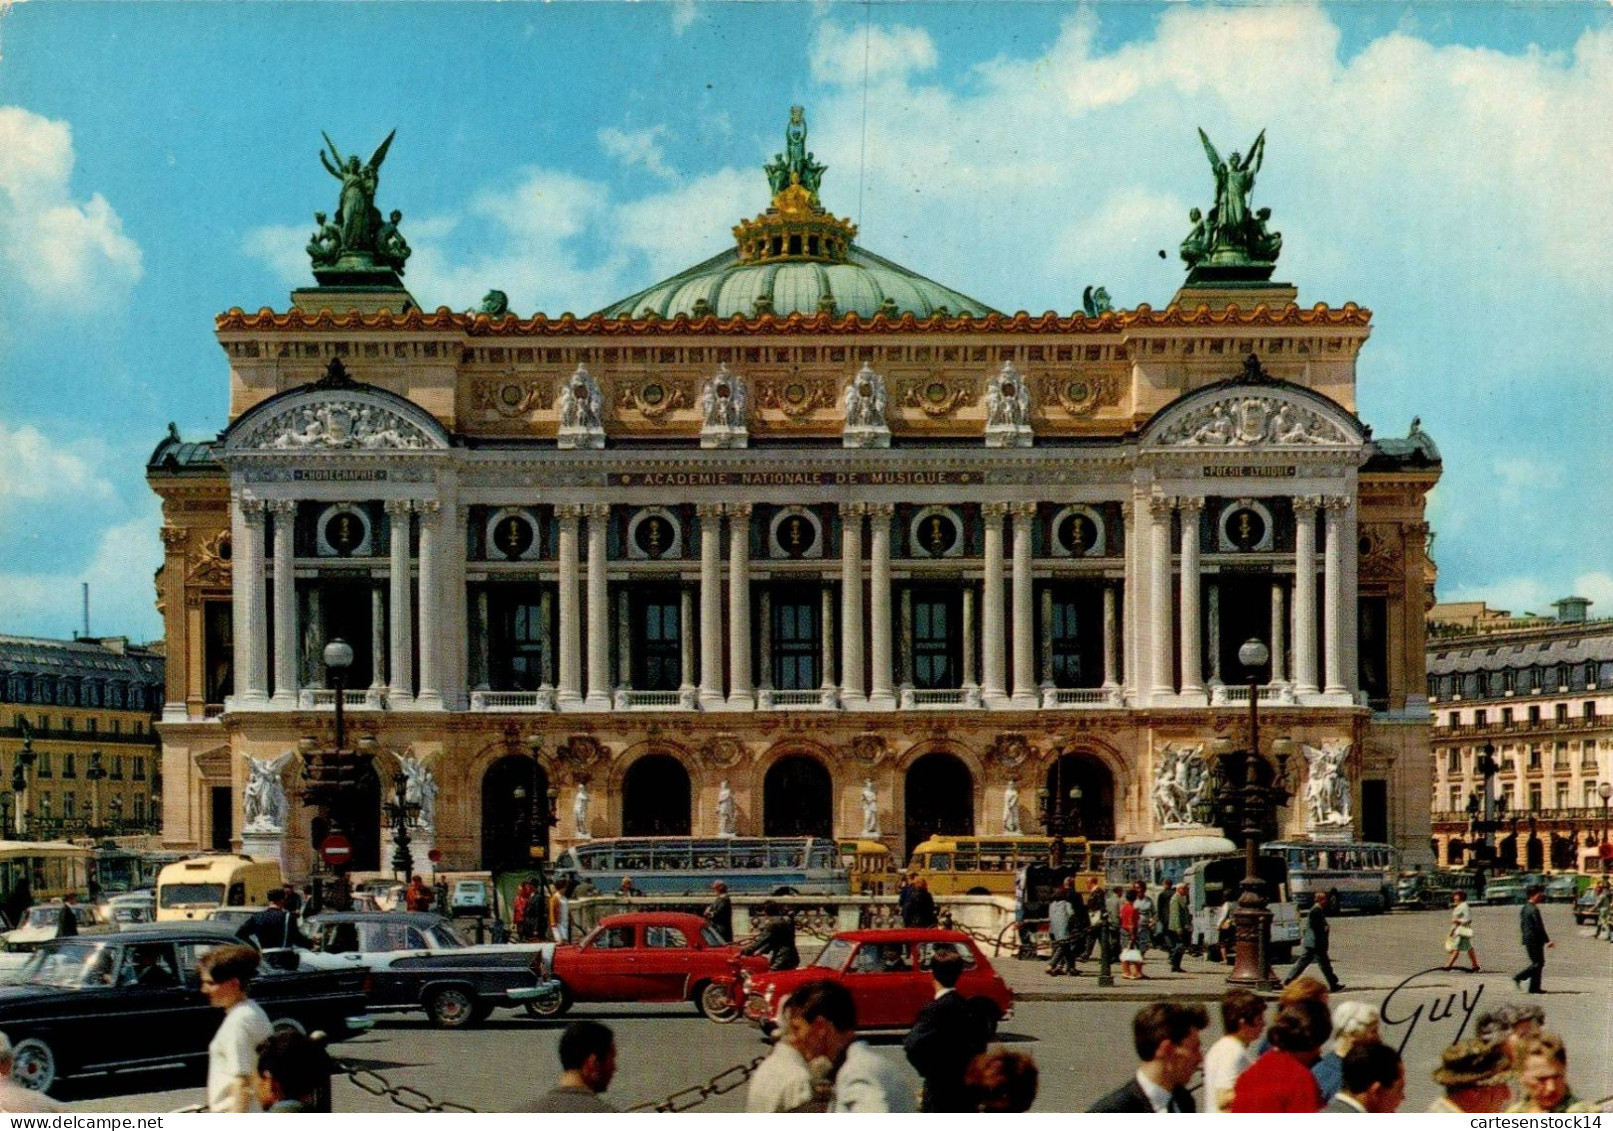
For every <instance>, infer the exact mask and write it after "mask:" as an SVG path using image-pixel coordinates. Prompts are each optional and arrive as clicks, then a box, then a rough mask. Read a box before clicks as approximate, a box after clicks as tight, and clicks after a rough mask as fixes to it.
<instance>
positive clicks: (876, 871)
mask: <svg viewBox="0 0 1613 1131" xmlns="http://www.w3.org/2000/svg"><path fill="white" fill-rule="evenodd" d="M840 866H841V867H842V868H844V869H845V870H846V878H847V879H848V880H849V881H850V883H851V894H852V895H895V894H896V884H897V881H898V879H899V878H900V877H899V876H898V874H897V871H896V862H895V861H894V860H893V859H892V858H891V850H890V849H889V848H888V847H886V846H885V845H883V844H881V843H880V842H879V841H877V840H843V841H841V842H840Z"/></svg>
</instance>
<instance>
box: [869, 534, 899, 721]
mask: <svg viewBox="0 0 1613 1131" xmlns="http://www.w3.org/2000/svg"><path fill="white" fill-rule="evenodd" d="M895 510H896V508H895V507H894V506H892V505H891V504H890V503H873V504H870V505H869V507H868V621H869V629H868V645H869V646H868V660H869V665H868V667H869V673H868V706H869V708H870V709H871V710H876V711H889V710H893V709H895V707H896V694H895V690H894V689H893V688H892V687H891V515H892V514H893V513H895Z"/></svg>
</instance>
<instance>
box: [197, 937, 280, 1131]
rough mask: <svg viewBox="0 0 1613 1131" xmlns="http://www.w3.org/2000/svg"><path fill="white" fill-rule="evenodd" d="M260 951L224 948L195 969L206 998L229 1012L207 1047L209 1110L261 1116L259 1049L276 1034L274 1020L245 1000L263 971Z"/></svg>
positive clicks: (204, 958)
mask: <svg viewBox="0 0 1613 1131" xmlns="http://www.w3.org/2000/svg"><path fill="white" fill-rule="evenodd" d="M258 960H259V956H258V952H257V951H256V950H255V949H253V948H252V947H250V946H221V947H219V948H218V949H216V950H210V951H208V952H207V953H206V954H204V955H202V958H201V961H200V962H198V963H197V964H196V971H197V973H198V974H200V975H201V985H202V995H203V996H204V997H206V998H207V1002H208V1004H209V1005H211V1006H213V1007H214V1008H215V1009H222V1010H223V1011H224V1021H223V1023H222V1024H221V1025H219V1027H218V1032H217V1033H215V1034H214V1035H213V1040H212V1042H211V1043H210V1044H209V1045H208V1046H207V1110H208V1111H226V1112H241V1111H259V1110H261V1109H260V1108H259V1107H258V1103H257V1088H256V1081H257V1078H258V1046H259V1045H260V1044H262V1043H263V1042H264V1041H266V1040H268V1039H269V1037H270V1035H271V1034H272V1033H273V1032H274V1026H273V1025H271V1024H270V1023H269V1015H268V1014H266V1013H264V1012H263V1008H262V1007H261V1006H259V1005H258V1003H257V1002H255V1001H253V1000H252V999H251V998H249V997H247V996H246V991H247V987H248V986H250V985H251V984H252V979H253V977H254V976H255V975H256V974H257V972H258Z"/></svg>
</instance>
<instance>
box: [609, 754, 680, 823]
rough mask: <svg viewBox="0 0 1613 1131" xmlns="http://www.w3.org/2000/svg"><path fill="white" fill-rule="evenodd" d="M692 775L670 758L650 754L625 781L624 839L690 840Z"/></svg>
mask: <svg viewBox="0 0 1613 1131" xmlns="http://www.w3.org/2000/svg"><path fill="white" fill-rule="evenodd" d="M693 812H694V806H693V804H692V803H691V790H690V786H689V771H688V770H686V769H684V768H683V763H682V762H680V761H678V760H677V759H676V758H674V757H672V755H670V754H646V755H645V756H644V757H642V758H640V759H639V760H638V761H637V762H634V763H633V764H632V765H631V766H629V767H628V768H627V776H626V777H624V778H623V779H622V835H623V836H688V835H689V832H690V829H691V828H692V827H693Z"/></svg>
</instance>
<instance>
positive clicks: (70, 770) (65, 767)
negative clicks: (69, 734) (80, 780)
mask: <svg viewBox="0 0 1613 1131" xmlns="http://www.w3.org/2000/svg"><path fill="white" fill-rule="evenodd" d="M62 777H64V778H76V777H78V755H77V754H74V753H73V752H72V751H68V752H67V753H66V754H63V755H62ZM69 796H71V795H69Z"/></svg>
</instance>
